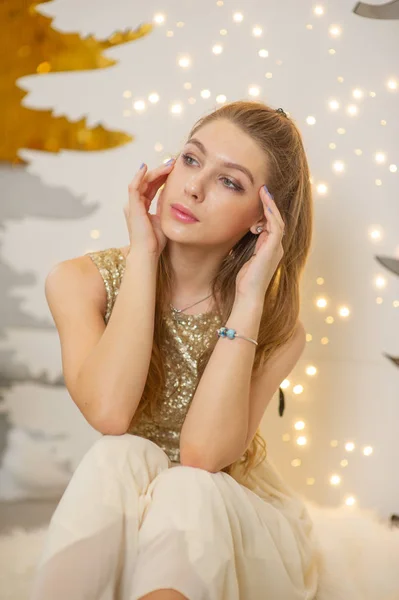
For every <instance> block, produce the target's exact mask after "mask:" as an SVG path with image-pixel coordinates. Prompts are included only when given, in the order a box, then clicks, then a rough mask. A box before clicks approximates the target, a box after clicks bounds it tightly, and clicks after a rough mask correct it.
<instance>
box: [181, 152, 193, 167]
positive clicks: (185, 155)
mask: <svg viewBox="0 0 399 600" xmlns="http://www.w3.org/2000/svg"><path fill="white" fill-rule="evenodd" d="M182 156H183V160H184V162H185V163H186V164H188V165H191V164H192V163H189V162H187V161H188V160H194V158H193V157H192V156H189V155H188V154H183V155H182Z"/></svg>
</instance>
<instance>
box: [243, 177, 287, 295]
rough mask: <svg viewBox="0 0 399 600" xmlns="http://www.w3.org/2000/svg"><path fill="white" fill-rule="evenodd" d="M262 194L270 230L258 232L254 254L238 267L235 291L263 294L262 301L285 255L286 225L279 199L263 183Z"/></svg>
mask: <svg viewBox="0 0 399 600" xmlns="http://www.w3.org/2000/svg"><path fill="white" fill-rule="evenodd" d="M259 194H260V198H261V200H262V204H263V210H264V213H265V217H266V220H267V229H268V231H262V232H261V233H260V234H259V235H258V239H257V242H256V246H255V252H254V254H253V255H252V257H251V258H250V259H249V260H248V261H247V262H246V263H245V264H244V265H243V266H242V267H241V269H240V270H239V272H238V274H237V277H236V293H237V294H239V295H240V296H243V295H245V296H251V297H256V298H260V299H261V300H262V301H263V298H264V296H265V294H266V291H267V288H268V287H269V284H270V282H271V280H272V278H273V275H274V273H275V272H276V270H277V267H278V265H279V263H280V261H281V259H282V257H283V256H284V250H283V245H282V237H283V235H284V227H285V225H284V221H283V219H282V217H281V215H280V212H279V210H278V208H277V206H276V203H275V202H274V200H273V199H272V198H271V196H270V195H269V194H268V193H267V192H266V190H265V188H264V187H263V186H262V187H261V189H260V193H259ZM269 209H270V210H269ZM270 211H271V212H270Z"/></svg>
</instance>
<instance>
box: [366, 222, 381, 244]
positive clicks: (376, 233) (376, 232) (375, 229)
mask: <svg viewBox="0 0 399 600" xmlns="http://www.w3.org/2000/svg"><path fill="white" fill-rule="evenodd" d="M368 236H369V238H370V240H371V241H372V242H379V241H381V239H382V236H383V229H382V227H381V226H380V225H371V226H370V227H369V231H368Z"/></svg>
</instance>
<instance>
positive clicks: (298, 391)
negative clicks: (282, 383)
mask: <svg viewBox="0 0 399 600" xmlns="http://www.w3.org/2000/svg"><path fill="white" fill-rule="evenodd" d="M292 391H293V392H294V394H296V395H297V396H299V394H302V393H303V386H302V385H295V386H294V387H293V388H292Z"/></svg>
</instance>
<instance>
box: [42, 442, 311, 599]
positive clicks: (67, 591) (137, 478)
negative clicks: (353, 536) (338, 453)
mask: <svg viewBox="0 0 399 600" xmlns="http://www.w3.org/2000/svg"><path fill="white" fill-rule="evenodd" d="M250 488H252V489H250ZM317 581H318V551H317V543H316V541H315V539H314V535H313V524H312V522H311V519H310V517H309V515H308V512H307V510H306V508H305V505H304V503H303V502H302V501H301V499H300V498H299V497H296V496H295V495H294V494H293V493H292V491H291V490H290V489H289V488H288V487H287V485H286V484H285V482H284V481H283V480H282V479H281V477H280V476H279V475H278V473H277V471H276V469H275V467H273V466H272V464H271V463H270V460H269V459H266V460H265V461H264V462H263V463H261V466H260V467H258V468H255V469H254V470H253V471H252V474H251V478H250V480H249V481H248V482H247V483H246V485H243V484H241V483H239V482H238V481H237V478H233V477H231V476H230V475H228V474H227V473H223V472H219V473H210V472H208V471H205V470H203V469H197V468H194V467H188V466H182V465H179V464H176V463H171V462H170V460H169V458H168V456H167V455H166V454H165V452H164V451H163V450H161V448H159V447H158V446H157V445H156V444H154V443H153V442H151V441H149V440H147V439H145V438H141V437H138V436H135V435H131V434H125V435H121V436H111V435H106V436H103V437H102V438H101V439H99V440H97V441H96V442H95V443H94V444H93V446H92V447H91V448H90V449H89V451H88V452H87V453H86V454H85V456H84V457H83V459H82V461H81V462H80V463H79V465H78V467H77V469H76V471H75V472H74V474H73V476H72V478H71V480H70V482H69V484H68V487H67V488H66V490H65V492H64V494H63V496H62V498H61V500H60V502H59V504H58V506H57V508H56V510H55V512H54V515H53V517H52V519H51V522H50V526H49V530H48V532H47V537H46V541H45V546H44V548H43V551H42V555H41V559H40V562H39V565H38V567H37V571H36V574H35V578H34V583H33V588H32V592H31V596H30V600H71V599H73V600H138V599H139V598H141V597H142V596H144V595H145V594H148V593H150V592H152V591H155V590H159V589H164V588H165V589H167V588H170V589H174V590H176V591H178V592H180V593H181V594H183V595H185V596H186V597H187V598H189V600H280V599H281V600H311V599H314V598H315V597H316V590H317Z"/></svg>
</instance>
